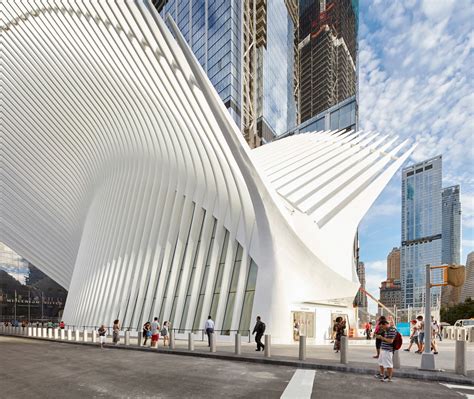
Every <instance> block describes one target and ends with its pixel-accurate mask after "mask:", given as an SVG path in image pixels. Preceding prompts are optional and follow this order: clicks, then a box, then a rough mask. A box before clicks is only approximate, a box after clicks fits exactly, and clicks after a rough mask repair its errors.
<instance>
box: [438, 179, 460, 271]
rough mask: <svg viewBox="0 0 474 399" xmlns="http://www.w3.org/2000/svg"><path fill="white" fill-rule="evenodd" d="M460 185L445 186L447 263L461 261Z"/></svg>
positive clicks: (444, 229)
mask: <svg viewBox="0 0 474 399" xmlns="http://www.w3.org/2000/svg"><path fill="white" fill-rule="evenodd" d="M459 195H460V188H459V186H453V187H446V188H443V193H442V201H443V203H442V208H443V211H442V212H443V221H442V223H443V254H442V255H443V256H442V258H443V259H442V262H443V263H446V264H453V263H454V264H457V265H459V264H460V263H461V202H460V200H459Z"/></svg>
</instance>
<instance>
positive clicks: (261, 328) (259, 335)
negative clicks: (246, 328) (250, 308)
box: [252, 316, 266, 352]
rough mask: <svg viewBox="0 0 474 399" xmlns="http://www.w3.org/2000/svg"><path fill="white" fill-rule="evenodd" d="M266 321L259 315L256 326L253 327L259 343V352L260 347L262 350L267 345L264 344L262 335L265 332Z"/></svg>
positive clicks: (256, 340) (258, 350)
mask: <svg viewBox="0 0 474 399" xmlns="http://www.w3.org/2000/svg"><path fill="white" fill-rule="evenodd" d="M265 328H266V326H265V323H264V322H262V320H261V318H260V316H257V322H256V323H255V327H254V328H253V332H252V335H253V334H255V342H256V343H257V349H255V350H256V351H257V352H260V348H261V349H262V351H263V350H264V349H265V345H263V344H262V337H263V334H264V332H265Z"/></svg>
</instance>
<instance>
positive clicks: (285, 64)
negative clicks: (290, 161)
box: [157, 0, 296, 147]
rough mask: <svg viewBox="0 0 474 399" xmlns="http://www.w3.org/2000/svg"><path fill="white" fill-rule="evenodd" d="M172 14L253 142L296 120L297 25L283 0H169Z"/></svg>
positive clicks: (166, 5) (162, 6) (165, 9)
mask: <svg viewBox="0 0 474 399" xmlns="http://www.w3.org/2000/svg"><path fill="white" fill-rule="evenodd" d="M158 4H159V6H157V7H158V10H159V11H160V14H161V15H162V16H163V17H166V14H168V13H169V14H170V15H171V17H172V18H173V19H174V21H175V22H176V23H177V25H178V27H179V29H180V30H181V33H182V34H183V36H184V38H185V39H186V41H187V42H188V43H189V45H190V47H191V48H192V50H193V52H194V54H195V55H196V58H197V59H198V61H199V63H200V64H201V66H202V67H203V69H204V71H205V72H206V73H207V75H208V77H209V79H210V81H211V82H212V84H213V85H214V87H215V89H216V90H217V92H218V93H219V96H220V97H221V99H222V101H223V102H224V104H225V106H226V107H227V109H228V110H229V112H230V114H231V115H232V118H233V119H234V121H235V122H236V124H237V126H238V127H239V128H240V129H241V130H242V132H243V134H244V136H245V138H246V140H247V142H248V143H249V145H250V146H251V147H257V146H259V145H261V144H263V143H265V142H268V141H271V140H272V139H273V137H274V136H275V135H276V134H281V133H283V132H285V131H286V130H288V129H289V128H290V127H292V126H294V125H295V123H296V100H295V98H294V95H293V90H292V89H293V74H294V70H293V68H294V54H293V50H294V25H293V19H292V18H291V16H290V13H289V11H288V9H287V7H286V5H285V1H284V0H272V1H268V2H267V1H266V0H256V1H250V0H168V1H161V2H158Z"/></svg>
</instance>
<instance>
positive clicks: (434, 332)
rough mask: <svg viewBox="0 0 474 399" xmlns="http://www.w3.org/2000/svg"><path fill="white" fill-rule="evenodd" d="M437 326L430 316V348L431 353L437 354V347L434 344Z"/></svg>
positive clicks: (437, 330)
mask: <svg viewBox="0 0 474 399" xmlns="http://www.w3.org/2000/svg"><path fill="white" fill-rule="evenodd" d="M438 332H439V328H438V323H436V321H435V320H434V317H433V316H431V350H432V351H433V354H435V355H437V354H438V347H437V344H436V337H437V336H438Z"/></svg>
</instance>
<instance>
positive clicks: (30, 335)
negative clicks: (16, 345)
mask: <svg viewBox="0 0 474 399" xmlns="http://www.w3.org/2000/svg"><path fill="white" fill-rule="evenodd" d="M27 334H28V337H32V336H33V327H28V333H27Z"/></svg>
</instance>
